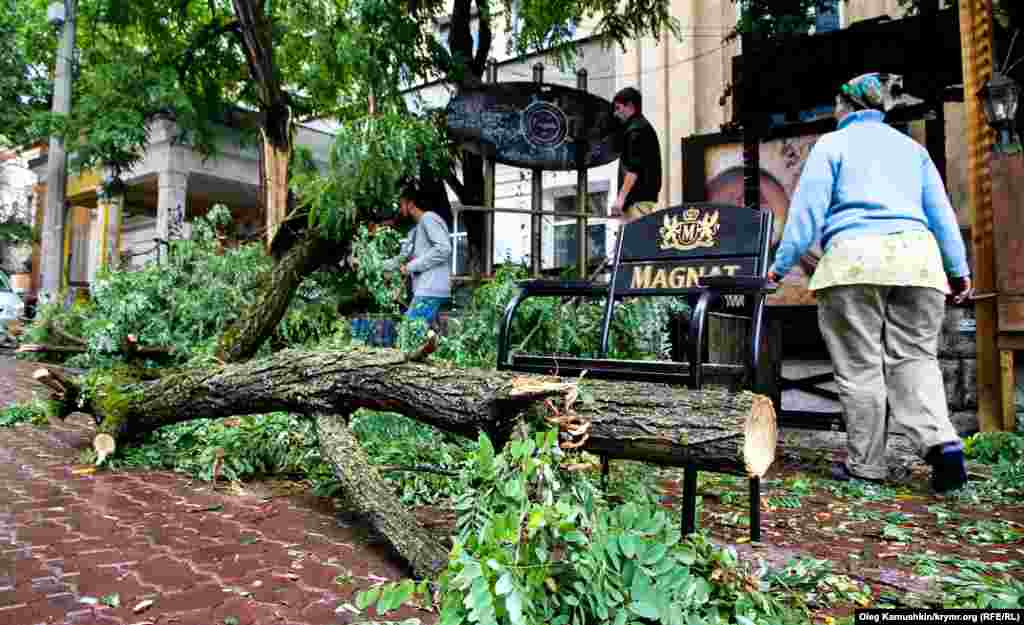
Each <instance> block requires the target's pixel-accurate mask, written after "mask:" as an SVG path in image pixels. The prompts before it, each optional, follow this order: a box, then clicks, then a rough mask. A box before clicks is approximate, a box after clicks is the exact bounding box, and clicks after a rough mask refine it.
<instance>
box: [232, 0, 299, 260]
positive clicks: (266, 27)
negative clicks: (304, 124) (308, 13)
mask: <svg viewBox="0 0 1024 625" xmlns="http://www.w3.org/2000/svg"><path fill="white" fill-rule="evenodd" d="M232 5H233V7H234V11H235V17H236V18H238V24H239V27H238V29H237V30H235V31H234V32H235V33H236V34H237V36H238V39H239V44H240V45H241V47H242V50H243V51H244V52H245V60H246V64H247V65H248V67H249V74H250V76H251V78H252V81H253V84H254V85H255V87H256V93H257V94H258V95H259V100H260V112H261V113H262V116H263V119H262V123H261V128H260V130H261V134H262V137H263V147H262V151H263V153H262V156H263V159H262V160H263V168H264V171H263V181H264V185H263V189H262V191H263V197H262V198H261V199H262V200H263V202H264V205H263V207H264V210H266V218H267V221H266V223H267V248H268V249H269V248H270V246H271V243H272V242H273V240H274V235H275V234H276V233H277V229H278V228H279V227H280V225H281V224H282V223H283V222H284V220H285V217H286V216H287V214H288V163H289V159H290V158H291V154H292V133H291V130H292V113H291V108H290V107H289V98H288V93H287V92H286V91H285V90H284V88H283V87H282V83H281V76H280V72H279V70H278V67H277V64H276V63H275V61H274V37H273V27H274V25H273V22H272V21H271V20H270V19H269V18H268V16H267V14H266V12H265V11H266V2H264V1H263V0H232Z"/></svg>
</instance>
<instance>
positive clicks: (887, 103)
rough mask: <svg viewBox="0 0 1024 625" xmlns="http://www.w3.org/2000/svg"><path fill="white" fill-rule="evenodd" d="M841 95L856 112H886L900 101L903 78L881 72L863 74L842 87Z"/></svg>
mask: <svg viewBox="0 0 1024 625" xmlns="http://www.w3.org/2000/svg"><path fill="white" fill-rule="evenodd" d="M839 93H840V95H841V97H842V98H844V99H845V100H846V101H847V102H849V104H850V105H851V106H852V108H853V110H855V111H860V110H863V109H875V110H879V111H883V112H885V111H888V110H890V109H891V108H892V107H893V106H894V105H895V104H896V102H897V101H898V100H899V99H900V96H901V95H902V93H903V78H902V77H901V76H896V75H893V74H882V73H879V72H872V73H870V74H861V75H860V76H857V77H856V78H854V79H852V80H849V81H847V82H846V84H844V85H843V86H842V87H840V89H839Z"/></svg>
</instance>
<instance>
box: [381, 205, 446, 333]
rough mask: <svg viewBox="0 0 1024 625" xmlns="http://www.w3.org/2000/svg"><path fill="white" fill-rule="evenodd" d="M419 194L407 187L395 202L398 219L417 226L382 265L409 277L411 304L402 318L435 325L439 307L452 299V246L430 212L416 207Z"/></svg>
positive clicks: (438, 220)
mask: <svg viewBox="0 0 1024 625" xmlns="http://www.w3.org/2000/svg"><path fill="white" fill-rule="evenodd" d="M418 196H419V193H418V192H417V190H416V187H414V186H407V187H406V188H405V189H404V190H403V191H402V195H401V197H400V198H399V200H398V211H399V215H400V216H401V217H402V218H405V219H412V220H413V221H414V222H416V226H415V227H414V228H413V229H412V231H411V232H410V233H409V236H408V238H406V239H405V240H403V241H402V247H401V251H400V252H399V253H398V256H396V257H394V258H392V259H389V260H388V261H387V262H386V263H385V265H384V266H385V269H389V270H392V271H394V270H395V269H398V270H399V271H401V272H402V274H403V275H408V276H412V295H413V297H412V302H411V303H410V304H409V309H408V310H407V311H406V313H405V316H406V318H408V319H423V320H424V321H426V322H427V324H428V325H433V324H434V322H436V321H437V317H438V314H439V313H440V311H441V306H442V305H443V304H444V303H445V302H446V301H447V300H448V298H449V297H450V296H451V281H450V278H451V273H452V243H451V238H450V235H449V232H448V226H447V224H445V222H444V220H443V219H441V217H440V216H439V215H438V214H437V213H434V212H432V211H424V210H423V209H422V208H420V206H419V203H418V200H419V198H418Z"/></svg>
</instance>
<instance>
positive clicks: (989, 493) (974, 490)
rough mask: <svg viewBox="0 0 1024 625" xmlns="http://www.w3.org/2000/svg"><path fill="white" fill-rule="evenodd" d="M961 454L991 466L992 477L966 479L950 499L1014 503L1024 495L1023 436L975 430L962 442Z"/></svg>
mask: <svg viewBox="0 0 1024 625" xmlns="http://www.w3.org/2000/svg"><path fill="white" fill-rule="evenodd" d="M964 456H965V457H967V458H969V459H971V460H976V461H978V462H983V463H987V464H991V465H992V469H991V471H992V476H991V478H990V479H987V480H985V481H982V482H973V481H972V482H968V484H967V487H966V488H962V489H960V490H958V491H956V493H955V495H954V498H955V499H957V500H960V501H964V502H973V503H980V502H982V501H987V502H990V503H997V504H999V503H1018V502H1020V501H1021V498H1022V497H1024V435H1021V434H1017V433H1013V432H979V433H978V434H975V435H973V436H970V437H968V438H967V439H966V440H965V441H964Z"/></svg>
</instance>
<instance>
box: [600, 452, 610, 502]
mask: <svg viewBox="0 0 1024 625" xmlns="http://www.w3.org/2000/svg"><path fill="white" fill-rule="evenodd" d="M611 470H612V468H611V463H610V462H609V461H608V456H601V488H603V489H604V492H606V493H607V492H608V476H609V475H610V474H611Z"/></svg>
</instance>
